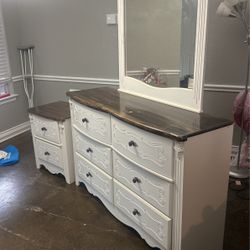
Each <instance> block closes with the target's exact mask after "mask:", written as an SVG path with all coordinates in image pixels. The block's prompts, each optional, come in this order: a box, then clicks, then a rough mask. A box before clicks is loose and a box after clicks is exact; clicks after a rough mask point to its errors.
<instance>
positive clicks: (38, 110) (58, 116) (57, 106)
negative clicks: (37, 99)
mask: <svg viewBox="0 0 250 250" xmlns="http://www.w3.org/2000/svg"><path fill="white" fill-rule="evenodd" d="M28 112H29V113H30V114H34V115H38V116H41V117H44V118H47V119H50V120H54V121H59V122H63V121H65V120H67V119H69V118H70V109H69V103H68V102H63V101H58V102H53V103H49V104H45V105H42V106H37V107H34V108H30V109H28Z"/></svg>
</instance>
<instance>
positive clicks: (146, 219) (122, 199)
mask: <svg viewBox="0 0 250 250" xmlns="http://www.w3.org/2000/svg"><path fill="white" fill-rule="evenodd" d="M114 194H115V196H114V203H115V206H116V207H117V208H118V209H120V210H121V211H122V212H123V213H124V214H125V215H127V216H128V217H129V218H130V219H131V220H132V221H133V222H135V223H136V224H137V225H139V226H140V227H141V228H142V229H143V230H144V231H145V232H147V233H148V234H149V235H151V236H152V237H153V238H154V239H155V240H157V241H158V242H159V243H160V244H162V246H164V247H165V248H166V249H170V246H171V219H170V218H168V217H167V216H165V215H164V214H162V213H161V212H159V211H158V210H157V209H155V208H154V207H152V206H151V205H149V204H148V203H147V202H145V201H144V200H142V199H141V198H140V197H139V196H137V195H136V194H134V193H133V192H131V191H130V190H128V189H127V188H126V187H124V186H123V185H121V184H119V183H118V182H117V181H115V183H114Z"/></svg>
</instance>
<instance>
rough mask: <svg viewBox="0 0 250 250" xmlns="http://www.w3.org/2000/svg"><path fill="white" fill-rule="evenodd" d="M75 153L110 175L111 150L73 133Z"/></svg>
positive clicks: (76, 132) (77, 133)
mask: <svg viewBox="0 0 250 250" xmlns="http://www.w3.org/2000/svg"><path fill="white" fill-rule="evenodd" d="M73 135H74V141H75V148H76V151H77V152H78V153H79V154H81V155H82V156H84V157H85V158H87V159H88V160H89V161H91V162H92V163H94V164H95V165H96V166H98V167H99V168H101V169H102V170H104V171H105V172H106V173H108V174H109V175H112V160H111V159H112V158H111V149H110V148H108V147H105V146H103V145H102V144H100V143H98V142H95V141H93V140H91V139H89V138H88V137H86V136H84V135H82V134H81V133H79V132H78V131H76V130H74V131H73Z"/></svg>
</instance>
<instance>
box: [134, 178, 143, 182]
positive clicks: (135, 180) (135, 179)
mask: <svg viewBox="0 0 250 250" xmlns="http://www.w3.org/2000/svg"><path fill="white" fill-rule="evenodd" d="M133 183H141V180H140V179H139V178H138V177H135V178H134V179H133Z"/></svg>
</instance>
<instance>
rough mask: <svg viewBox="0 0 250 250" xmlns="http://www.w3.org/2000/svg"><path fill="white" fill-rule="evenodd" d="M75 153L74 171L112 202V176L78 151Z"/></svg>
mask: <svg viewBox="0 0 250 250" xmlns="http://www.w3.org/2000/svg"><path fill="white" fill-rule="evenodd" d="M75 154H76V155H75V166H76V170H75V171H76V172H77V174H78V175H79V176H80V177H81V178H82V179H83V180H84V181H85V182H86V183H87V184H89V185H90V186H91V187H92V188H93V189H95V190H96V191H97V192H98V193H100V194H101V195H102V196H103V197H104V198H105V199H107V200H108V201H109V202H111V203H113V184H112V178H111V177H110V176H109V175H107V174H105V173H104V172H103V171H102V170H100V169H99V168H97V167H95V166H94V165H93V164H92V163H91V162H89V161H88V160H86V159H84V158H83V157H82V156H80V155H79V154H78V153H75Z"/></svg>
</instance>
